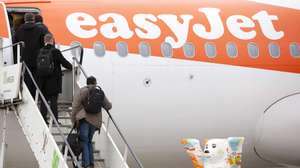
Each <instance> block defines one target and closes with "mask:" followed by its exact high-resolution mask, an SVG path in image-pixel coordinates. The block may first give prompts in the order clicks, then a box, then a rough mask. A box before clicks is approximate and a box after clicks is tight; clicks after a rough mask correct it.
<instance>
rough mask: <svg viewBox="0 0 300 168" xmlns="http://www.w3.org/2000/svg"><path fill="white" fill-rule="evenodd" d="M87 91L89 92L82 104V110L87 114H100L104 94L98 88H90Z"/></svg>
mask: <svg viewBox="0 0 300 168" xmlns="http://www.w3.org/2000/svg"><path fill="white" fill-rule="evenodd" d="M88 89H89V91H88V94H87V96H86V99H85V100H84V101H83V103H82V104H83V107H84V110H85V111H86V113H88V114H97V113H100V112H101V108H102V106H103V101H104V97H105V95H104V92H103V90H102V89H101V88H100V87H99V86H96V87H91V88H88Z"/></svg>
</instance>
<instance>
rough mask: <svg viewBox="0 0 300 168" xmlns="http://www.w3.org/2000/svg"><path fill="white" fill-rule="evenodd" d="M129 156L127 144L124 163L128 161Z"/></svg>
mask: <svg viewBox="0 0 300 168" xmlns="http://www.w3.org/2000/svg"><path fill="white" fill-rule="evenodd" d="M127 157H128V147H127V146H126V145H125V150H124V155H123V158H124V163H127Z"/></svg>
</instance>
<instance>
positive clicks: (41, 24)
mask: <svg viewBox="0 0 300 168" xmlns="http://www.w3.org/2000/svg"><path fill="white" fill-rule="evenodd" d="M35 24H36V25H37V26H38V27H39V28H41V29H42V30H43V33H44V34H47V33H50V31H49V29H48V27H47V26H46V25H45V24H44V23H42V22H37V23H35Z"/></svg>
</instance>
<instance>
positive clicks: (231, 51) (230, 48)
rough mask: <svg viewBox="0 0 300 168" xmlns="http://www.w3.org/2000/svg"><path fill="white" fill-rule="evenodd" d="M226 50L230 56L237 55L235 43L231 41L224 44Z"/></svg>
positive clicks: (234, 56)
mask: <svg viewBox="0 0 300 168" xmlns="http://www.w3.org/2000/svg"><path fill="white" fill-rule="evenodd" d="M226 51H227V55H228V56H229V57H230V58H236V57H237V55H238V49H237V47H236V45H235V43H233V42H229V43H227V44H226Z"/></svg>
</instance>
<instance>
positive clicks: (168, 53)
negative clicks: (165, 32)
mask: <svg viewBox="0 0 300 168" xmlns="http://www.w3.org/2000/svg"><path fill="white" fill-rule="evenodd" d="M160 49H161V52H162V55H163V56H164V57H172V56H173V48H172V46H171V44H169V43H167V42H163V43H162V44H161V46H160Z"/></svg>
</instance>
